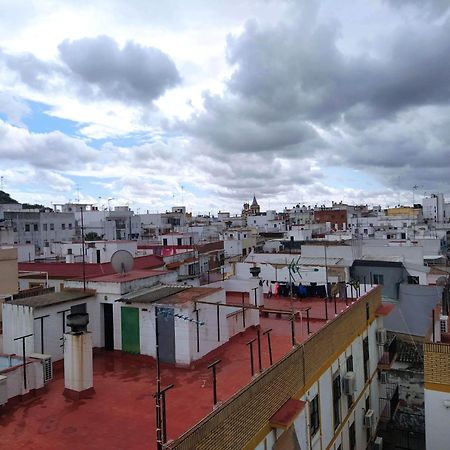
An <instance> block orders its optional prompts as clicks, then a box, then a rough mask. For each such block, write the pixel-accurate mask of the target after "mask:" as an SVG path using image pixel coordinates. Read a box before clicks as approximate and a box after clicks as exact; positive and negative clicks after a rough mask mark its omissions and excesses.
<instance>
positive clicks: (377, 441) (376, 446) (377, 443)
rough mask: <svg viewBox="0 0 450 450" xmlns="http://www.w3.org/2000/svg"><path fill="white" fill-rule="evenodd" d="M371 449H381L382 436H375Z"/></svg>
mask: <svg viewBox="0 0 450 450" xmlns="http://www.w3.org/2000/svg"><path fill="white" fill-rule="evenodd" d="M373 450H383V438H382V437H381V436H377V437H376V439H375V441H374V443H373Z"/></svg>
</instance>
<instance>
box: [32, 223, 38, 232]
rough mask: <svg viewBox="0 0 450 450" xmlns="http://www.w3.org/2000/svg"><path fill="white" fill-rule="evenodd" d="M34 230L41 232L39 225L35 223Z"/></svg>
mask: <svg viewBox="0 0 450 450" xmlns="http://www.w3.org/2000/svg"><path fill="white" fill-rule="evenodd" d="M33 230H34V231H39V225H38V224H37V223H35V224H34V225H33Z"/></svg>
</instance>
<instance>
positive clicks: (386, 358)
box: [378, 336, 397, 366]
mask: <svg viewBox="0 0 450 450" xmlns="http://www.w3.org/2000/svg"><path fill="white" fill-rule="evenodd" d="M396 354H397V336H394V337H393V338H392V339H391V341H390V342H387V343H386V344H384V347H383V353H382V355H381V358H380V360H379V361H378V364H382V365H388V366H389V365H391V363H392V361H393V360H394V357H395V355H396Z"/></svg>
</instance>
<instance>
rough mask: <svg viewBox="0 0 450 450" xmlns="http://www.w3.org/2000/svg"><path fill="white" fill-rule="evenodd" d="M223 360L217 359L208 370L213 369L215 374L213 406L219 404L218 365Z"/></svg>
mask: <svg viewBox="0 0 450 450" xmlns="http://www.w3.org/2000/svg"><path fill="white" fill-rule="evenodd" d="M221 361H222V360H221V359H217V360H216V361H214V362H213V363H211V364H210V365H209V366H208V369H212V374H213V402H214V403H213V405H214V406H215V405H216V404H217V378H216V365H217V364H219V363H220V362H221Z"/></svg>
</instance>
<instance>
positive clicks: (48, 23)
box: [0, 0, 450, 213]
mask: <svg viewBox="0 0 450 450" xmlns="http://www.w3.org/2000/svg"><path fill="white" fill-rule="evenodd" d="M337 3H338V4H339V6H338V7H337ZM0 8H1V11H2V14H0V175H1V176H2V177H3V178H2V180H3V188H4V190H5V191H7V192H9V193H10V194H11V195H12V196H13V197H15V198H17V199H18V200H19V201H23V202H25V201H28V202H41V203H44V204H46V205H51V204H52V203H62V202H66V201H69V200H72V201H75V200H76V199H78V198H79V199H80V200H81V201H85V202H92V203H98V204H100V205H102V204H103V205H106V204H107V202H108V198H109V199H112V200H110V204H111V205H112V206H113V205H119V204H129V205H130V207H132V208H133V209H134V210H138V209H139V210H140V211H141V212H142V211H144V210H150V211H162V210H165V209H167V208H169V207H170V206H172V205H174V204H180V203H181V202H183V203H184V204H186V206H187V207H188V209H189V210H192V211H193V212H194V213H205V212H209V211H211V212H217V211H218V210H222V211H223V210H229V211H231V212H238V211H239V209H240V207H241V205H242V203H243V202H244V201H246V200H249V199H250V200H251V198H252V196H253V194H255V195H256V196H257V198H258V200H259V202H260V204H261V206H262V207H263V209H266V208H273V209H282V208H284V207H285V206H292V205H294V204H296V203H305V204H313V205H314V204H319V203H320V204H322V203H327V204H329V203H331V200H335V201H341V200H342V201H344V202H352V203H355V202H358V203H360V202H363V203H367V204H381V205H385V206H386V205H390V206H393V205H396V204H399V203H411V202H412V198H413V186H415V185H416V186H417V188H416V189H415V196H416V200H417V199H418V198H421V197H422V196H423V195H424V193H430V192H444V193H445V194H447V196H449V195H450V187H449V178H450V103H449V100H450V11H449V10H450V2H448V0H434V1H433V0H366V1H364V2H355V1H354V0H339V2H336V0H322V1H313V0H304V1H300V0H297V1H282V0H259V1H258V0H227V1H226V2H224V1H218V0H189V1H188V2H186V1H181V0H178V1H177V0H165V1H156V0H130V1H127V2H125V1H122V0H95V1H92V0H90V1H87V0H77V1H71V0H65V1H59V0H36V1H31V0H29V1H22V0H14V1H7V0H0Z"/></svg>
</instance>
